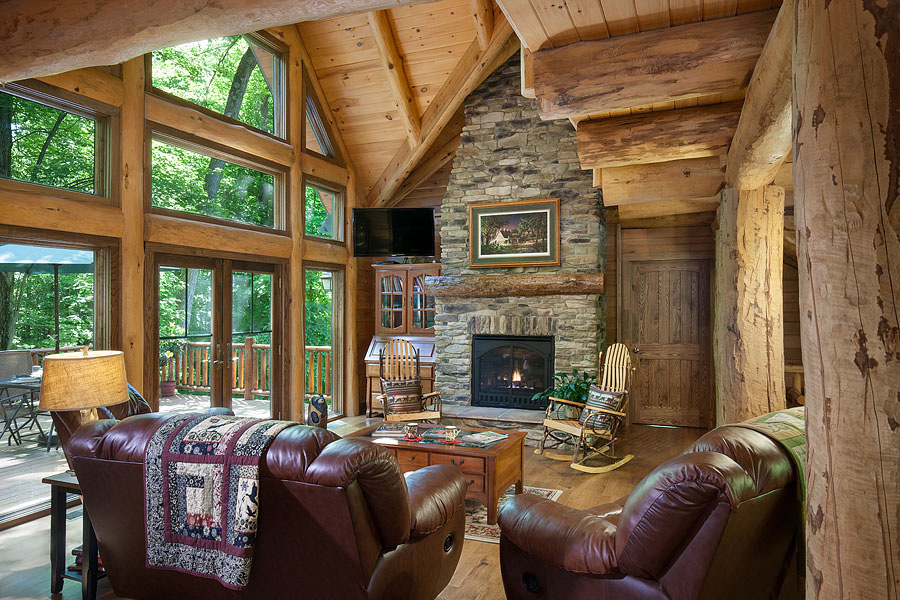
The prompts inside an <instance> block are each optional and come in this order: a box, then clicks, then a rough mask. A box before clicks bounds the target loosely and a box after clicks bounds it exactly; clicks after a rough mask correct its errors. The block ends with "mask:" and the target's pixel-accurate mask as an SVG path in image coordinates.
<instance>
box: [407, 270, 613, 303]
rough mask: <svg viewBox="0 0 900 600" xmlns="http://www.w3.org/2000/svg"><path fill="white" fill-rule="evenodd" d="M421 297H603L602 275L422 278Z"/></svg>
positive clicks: (518, 274)
mask: <svg viewBox="0 0 900 600" xmlns="http://www.w3.org/2000/svg"><path fill="white" fill-rule="evenodd" d="M425 293H426V294H428V295H430V296H433V297H435V298H504V297H507V296H554V295H562V296H586V295H590V294H602V293H603V273H510V274H509V275H441V276H438V277H426V278H425Z"/></svg>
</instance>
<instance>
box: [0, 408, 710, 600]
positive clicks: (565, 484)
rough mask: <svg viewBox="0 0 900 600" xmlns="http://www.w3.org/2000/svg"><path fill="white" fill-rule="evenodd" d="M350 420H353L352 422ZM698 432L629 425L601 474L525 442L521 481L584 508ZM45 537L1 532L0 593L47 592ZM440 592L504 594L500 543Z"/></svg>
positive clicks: (76, 518) (69, 595) (76, 524)
mask: <svg viewBox="0 0 900 600" xmlns="http://www.w3.org/2000/svg"><path fill="white" fill-rule="evenodd" d="M363 422H364V421H361V423H363ZM354 425H355V426H358V425H357V424H356V423H354ZM354 428H355V427H354ZM341 433H343V432H341ZM702 434H703V430H701V429H685V428H680V429H674V428H660V427H647V426H642V425H632V426H631V427H630V428H629V429H628V431H627V432H626V434H625V436H623V438H622V443H621V448H619V449H618V450H620V452H625V451H627V452H630V453H632V454H634V455H635V458H634V460H632V461H631V462H630V463H628V464H627V465H625V466H624V467H622V468H620V469H618V470H616V471H613V472H611V473H605V474H601V475H590V474H587V473H579V472H576V471H574V470H572V469H570V468H569V466H568V463H563V462H558V461H554V460H550V459H548V458H543V457H540V456H536V455H535V454H534V453H533V450H534V448H533V447H530V446H526V448H525V484H526V485H533V486H539V487H546V488H555V489H560V490H563V495H562V496H561V497H560V499H559V501H560V502H562V503H563V504H567V505H569V506H574V507H577V508H588V507H591V506H595V505H597V504H602V503H604V502H609V501H612V500H616V499H618V498H621V497H622V496H624V495H626V494H628V493H629V492H630V491H631V490H632V488H633V487H634V486H635V485H636V484H637V483H638V482H639V481H640V480H641V479H642V478H643V477H644V476H645V475H646V474H647V473H649V472H650V471H651V470H653V468H654V467H656V466H657V465H658V464H660V463H661V462H663V461H665V460H667V459H669V458H671V457H673V456H675V455H677V454H680V453H681V451H682V450H683V449H684V448H686V447H687V446H689V445H690V444H691V443H692V442H693V441H694V440H695V439H697V438H698V437H699V436H700V435H702ZM80 514H81V513H80V510H79V509H78V508H74V509H71V510H70V511H69V522H68V527H67V531H68V533H69V547H74V546H75V545H77V544H78V543H79V542H80V539H79V537H80V532H81V517H80ZM49 539H50V519H49V517H47V518H43V519H38V520H36V521H32V522H31V523H26V524H24V525H19V526H18V527H14V528H12V529H9V530H7V531H3V532H0V599H2V600H32V599H40V598H50V597H51V595H50V593H49V589H50V583H49V579H50V578H49V574H50V567H49V563H48V560H49V559H48V549H49ZM52 597H53V598H58V599H66V600H68V599H73V600H74V599H76V598H80V597H81V588H80V586H79V584H77V583H76V582H74V581H67V582H66V584H65V587H64V589H63V593H62V594H61V595H58V596H52ZM98 598H99V599H100V600H115V598H116V596H115V595H114V594H113V592H112V590H111V589H110V587H109V584H108V583H107V582H106V580H103V581H101V583H100V591H99V594H98ZM439 598H441V599H442V600H463V599H465V600H476V599H483V600H495V599H502V598H504V593H503V585H502V583H501V580H500V546H499V545H498V544H488V543H484V542H473V541H470V540H467V541H466V542H465V546H464V547H463V553H462V558H461V559H460V562H459V566H458V567H457V569H456V573H455V574H454V576H453V579H452V580H451V581H450V584H449V585H448V586H447V588H446V589H444V591H443V592H442V593H441V595H440V596H439Z"/></svg>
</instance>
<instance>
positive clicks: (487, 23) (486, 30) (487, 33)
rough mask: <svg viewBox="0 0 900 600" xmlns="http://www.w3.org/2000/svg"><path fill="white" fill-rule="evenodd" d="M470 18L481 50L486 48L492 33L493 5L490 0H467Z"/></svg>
mask: <svg viewBox="0 0 900 600" xmlns="http://www.w3.org/2000/svg"><path fill="white" fill-rule="evenodd" d="M469 7H470V8H471V10H472V19H473V20H474V21H475V37H476V38H477V39H478V45H479V46H480V47H481V49H482V50H487V47H488V44H489V43H490V42H491V35H493V33H494V6H493V3H492V2H491V0H469Z"/></svg>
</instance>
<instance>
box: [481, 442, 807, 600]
mask: <svg viewBox="0 0 900 600" xmlns="http://www.w3.org/2000/svg"><path fill="white" fill-rule="evenodd" d="M798 511H799V503H798V501H797V498H796V489H795V477H794V469H793V466H792V463H791V459H790V458H789V457H788V455H787V454H786V453H785V452H784V451H783V450H782V448H781V447H780V446H778V445H777V444H776V443H775V442H773V441H772V440H770V439H769V438H768V437H766V436H765V435H763V434H761V433H758V432H756V431H753V430H751V429H747V428H744V427H736V426H726V427H720V428H718V429H714V430H713V431H710V432H708V433H707V434H706V435H704V436H703V437H701V438H700V439H699V440H698V441H697V442H696V443H694V444H693V445H692V446H691V447H690V448H688V449H687V450H686V451H685V452H684V454H682V455H681V456H678V457H676V458H673V459H672V460H669V461H667V462H665V463H663V464H662V465H660V466H659V467H657V468H656V469H655V470H654V471H653V472H652V473H650V474H649V475H648V476H647V477H645V478H644V479H643V480H642V481H641V482H640V483H639V484H638V485H637V486H636V487H635V488H634V490H633V491H632V492H631V494H630V495H629V496H628V497H627V498H623V499H622V500H621V501H619V502H618V503H613V504H608V505H603V506H598V507H595V508H593V509H589V510H576V509H574V508H569V507H567V506H564V505H562V504H559V503H557V502H553V501H550V500H546V499H541V498H538V497H536V496H528V495H520V496H516V497H515V498H513V499H511V500H509V501H507V502H506V503H505V504H504V505H503V507H502V509H501V511H500V514H499V523H500V528H501V538H500V564H501V569H502V572H503V585H504V587H505V589H506V597H507V598H509V599H523V600H524V599H528V600H533V599H538V598H540V599H543V598H547V599H550V598H553V599H556V598H567V599H577V598H590V599H592V600H606V599H612V598H615V599H617V600H625V599H640V600H694V599H703V600H713V599H717V600H721V599H725V598H727V599H729V600H742V599H746V600H766V599H769V598H778V597H781V598H786V597H791V594H790V593H788V594H785V593H784V592H785V589H783V588H785V586H784V585H783V582H784V580H785V578H786V577H789V578H793V577H792V576H791V575H790V573H789V572H790V571H791V570H794V571H795V570H796V565H793V566H791V567H788V564H789V563H790V561H791V558H792V556H793V549H794V545H793V544H794V543H795V535H796V532H797V526H798V523H799V519H800V517H799V514H798ZM801 543H802V540H801ZM798 597H800V598H802V593H801V594H800V595H799V596H798Z"/></svg>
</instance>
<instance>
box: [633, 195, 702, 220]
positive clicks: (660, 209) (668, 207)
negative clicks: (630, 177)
mask: <svg viewBox="0 0 900 600" xmlns="http://www.w3.org/2000/svg"><path fill="white" fill-rule="evenodd" d="M718 207H719V198H718V197H712V198H696V199H692V200H659V201H656V202H638V203H636V204H625V205H623V206H620V207H619V218H620V219H622V220H625V219H628V220H634V219H650V218H654V217H667V216H673V215H689V214H693V213H706V212H710V211H714V210H716V209H717V208H718Z"/></svg>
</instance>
